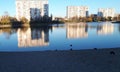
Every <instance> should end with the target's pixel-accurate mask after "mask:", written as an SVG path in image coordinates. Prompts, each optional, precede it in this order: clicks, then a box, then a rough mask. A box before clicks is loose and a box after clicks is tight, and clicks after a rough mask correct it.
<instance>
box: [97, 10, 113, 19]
mask: <svg viewBox="0 0 120 72" xmlns="http://www.w3.org/2000/svg"><path fill="white" fill-rule="evenodd" d="M114 15H115V9H114V8H99V9H98V16H99V17H114Z"/></svg>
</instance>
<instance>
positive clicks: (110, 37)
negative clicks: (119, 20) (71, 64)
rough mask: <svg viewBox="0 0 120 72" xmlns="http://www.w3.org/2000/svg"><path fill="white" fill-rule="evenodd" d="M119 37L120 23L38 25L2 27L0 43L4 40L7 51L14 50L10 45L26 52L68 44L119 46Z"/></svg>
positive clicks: (0, 29)
mask: <svg viewBox="0 0 120 72" xmlns="http://www.w3.org/2000/svg"><path fill="white" fill-rule="evenodd" d="M98 35H99V36H98ZM101 35H103V36H101ZM104 35H107V36H104ZM119 37H120V25H118V24H111V23H108V22H103V23H102V22H101V23H99V22H91V23H68V24H52V25H49V26H48V25H47V26H39V27H37V28H36V27H28V28H27V27H26V28H16V29H15V28H0V41H1V42H0V43H2V45H1V47H0V50H6V49H7V48H8V49H7V50H10V51H12V50H11V48H9V46H11V47H12V48H13V50H15V49H16V50H23V51H24V50H34V48H36V49H35V50H54V49H56V48H58V50H59V49H60V50H61V49H68V48H69V47H67V46H69V44H72V45H73V46H74V49H83V48H99V47H101V48H105V47H115V46H118V47H119V46H120V44H119V43H120V38H119ZM82 38H84V39H82ZM68 39H69V40H68ZM93 39H94V40H93ZM92 40H93V41H92ZM91 41H92V42H91ZM108 44H109V45H108ZM22 48H23V49H22ZM27 48H30V49H27Z"/></svg>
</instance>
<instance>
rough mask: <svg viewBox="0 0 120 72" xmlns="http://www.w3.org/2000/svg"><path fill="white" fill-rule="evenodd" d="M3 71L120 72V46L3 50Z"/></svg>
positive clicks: (0, 65) (0, 61)
mask: <svg viewBox="0 0 120 72" xmlns="http://www.w3.org/2000/svg"><path fill="white" fill-rule="evenodd" d="M0 72H120V48H106V49H97V48H94V49H87V50H63V51H62V50H61V51H58V50H55V51H34V52H0Z"/></svg>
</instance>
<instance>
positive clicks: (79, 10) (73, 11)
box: [67, 6, 89, 18]
mask: <svg viewBox="0 0 120 72" xmlns="http://www.w3.org/2000/svg"><path fill="white" fill-rule="evenodd" d="M88 10H89V8H88V7H87V6H68V7H67V18H72V17H87V16H89V15H88Z"/></svg>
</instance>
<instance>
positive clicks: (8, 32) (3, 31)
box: [0, 28, 17, 39]
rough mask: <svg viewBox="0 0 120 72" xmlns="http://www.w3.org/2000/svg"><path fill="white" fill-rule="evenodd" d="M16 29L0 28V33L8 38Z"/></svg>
mask: <svg viewBox="0 0 120 72" xmlns="http://www.w3.org/2000/svg"><path fill="white" fill-rule="evenodd" d="M16 31H17V29H16V28H14V29H12V28H1V29H0V35H1V34H3V35H4V36H5V38H6V39H9V38H10V36H11V35H12V34H14V33H16Z"/></svg>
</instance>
